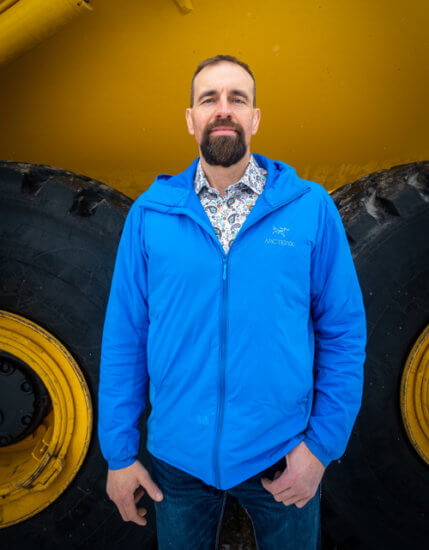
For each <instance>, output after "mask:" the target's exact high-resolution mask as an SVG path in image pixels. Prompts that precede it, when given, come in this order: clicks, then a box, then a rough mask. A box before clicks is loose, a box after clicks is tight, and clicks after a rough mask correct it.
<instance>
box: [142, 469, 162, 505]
mask: <svg viewBox="0 0 429 550" xmlns="http://www.w3.org/2000/svg"><path fill="white" fill-rule="evenodd" d="M140 483H141V485H142V487H144V488H145V489H146V491H147V494H148V495H149V496H150V497H151V498H152V499H153V500H156V501H157V502H159V501H160V500H162V499H163V498H164V495H163V494H162V491H161V489H160V488H159V487H158V485H157V484H156V483H155V482H154V481H153V480H152V478H151V477H150V475H149V473H148V472H147V471H145V472H144V473H143V474H142V476H141V479H140Z"/></svg>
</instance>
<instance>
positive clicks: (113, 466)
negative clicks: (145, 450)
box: [107, 457, 137, 470]
mask: <svg viewBox="0 0 429 550" xmlns="http://www.w3.org/2000/svg"><path fill="white" fill-rule="evenodd" d="M136 460H137V458H136V457H134V458H126V459H124V460H109V461H108V462H107V464H108V467H109V470H120V469H121V468H126V467H127V466H131V464H134V462H135V461H136Z"/></svg>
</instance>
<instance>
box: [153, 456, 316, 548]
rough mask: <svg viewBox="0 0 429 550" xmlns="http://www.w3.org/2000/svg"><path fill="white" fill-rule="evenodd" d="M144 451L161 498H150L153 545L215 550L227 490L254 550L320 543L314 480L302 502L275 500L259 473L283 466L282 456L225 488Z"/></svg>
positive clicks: (269, 474)
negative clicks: (248, 524)
mask: <svg viewBox="0 0 429 550" xmlns="http://www.w3.org/2000/svg"><path fill="white" fill-rule="evenodd" d="M149 456H150V473H151V476H152V479H153V480H154V481H155V483H156V484H157V485H158V487H159V488H160V489H161V490H162V492H163V494H164V499H163V500H162V501H161V502H155V512H156V529H157V535H158V548H159V550H167V549H168V550H191V549H192V550H215V549H217V548H218V547H219V538H220V527H221V524H222V519H223V515H224V511H225V505H226V501H227V498H228V495H232V496H234V497H236V498H237V500H238V501H239V503H240V504H241V506H242V507H243V508H244V510H245V511H246V512H247V514H248V515H249V517H250V519H251V521H252V524H253V529H254V532H255V538H256V543H257V547H258V549H259V550H319V549H320V545H321V542H320V540H321V539H320V537H321V534H320V486H319V489H318V490H317V493H316V495H315V496H314V497H313V498H312V499H311V500H310V501H309V502H307V504H306V505H305V506H303V507H302V508H297V507H296V506H295V504H292V505H290V506H285V505H284V504H283V503H282V502H276V501H275V500H274V497H273V495H272V494H271V493H269V492H268V491H267V490H266V489H264V488H263V486H262V484H261V481H260V478H261V477H268V478H269V479H273V477H274V474H275V472H276V471H277V470H280V471H283V470H284V469H285V467H286V460H285V458H282V459H281V460H279V461H278V462H277V463H276V464H273V465H272V466H270V467H269V468H267V469H266V470H264V471H263V472H260V473H259V474H257V475H255V476H253V477H251V478H250V479H247V480H246V481H243V482H242V483H240V484H239V485H235V486H234V487H232V488H231V489H228V490H227V491H222V490H219V489H216V488H215V487H213V486H211V485H207V484H206V483H204V482H203V481H202V480H200V479H199V478H197V477H194V476H192V475H190V474H188V473H186V472H184V471H182V470H179V469H178V468H175V467H174V466H171V465H170V464H167V463H166V462H164V461H163V460H160V459H159V458H156V457H155V456H153V455H152V454H150V453H149Z"/></svg>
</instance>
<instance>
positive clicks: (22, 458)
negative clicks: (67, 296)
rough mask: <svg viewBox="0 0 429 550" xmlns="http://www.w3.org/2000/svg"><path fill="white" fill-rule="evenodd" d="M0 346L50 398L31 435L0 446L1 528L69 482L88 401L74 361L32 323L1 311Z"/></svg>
mask: <svg viewBox="0 0 429 550" xmlns="http://www.w3.org/2000/svg"><path fill="white" fill-rule="evenodd" d="M0 350H3V351H4V352H6V353H7V354H8V355H9V356H14V357H16V358H17V359H18V360H19V361H20V362H21V363H24V364H25V366H26V367H27V368H28V369H31V371H32V372H34V373H35V374H36V375H37V376H38V377H39V378H40V380H41V381H42V382H43V384H44V386H45V387H46V390H47V392H48V394H49V397H50V402H51V403H50V406H49V408H48V410H47V411H46V415H45V417H44V418H43V419H42V421H41V423H40V424H39V425H38V426H37V428H36V429H35V430H34V432H33V433H31V435H28V436H27V437H26V438H25V439H22V440H21V441H19V442H17V443H14V444H11V445H6V446H2V447H0V527H7V526H9V525H13V524H15V523H18V522H20V521H23V520H25V519H27V518H29V517H31V516H33V515H35V514H37V513H38V512H40V511H41V510H43V508H46V507H47V506H48V505H49V504H50V503H52V502H53V501H54V500H55V499H56V498H57V497H58V496H59V495H60V494H61V493H62V492H63V491H64V490H65V489H66V487H67V486H68V485H69V483H70V482H71V481H72V479H73V478H74V476H75V475H76V473H77V471H78V470H79V468H80V466H81V464H82V462H83V460H84V458H85V455H86V453H87V450H88V446H89V442H90V438H91V431H92V405H91V398H90V394H89V390H88V386H87V384H86V382H85V379H84V377H83V375H82V372H81V371H80V369H79V367H78V365H77V363H76V361H75V360H74V359H73V357H72V356H71V355H70V353H69V352H68V351H67V350H66V349H65V347H64V346H63V345H62V344H61V343H60V342H59V341H58V340H57V339H56V338H55V337H54V336H52V334H50V333H49V332H47V331H46V330H44V329H43V328H41V327H40V326H38V325H37V324H36V323H33V322H31V321H29V320H28V319H25V318H24V317H21V316H19V315H16V314H12V313H9V312H6V311H1V310H0Z"/></svg>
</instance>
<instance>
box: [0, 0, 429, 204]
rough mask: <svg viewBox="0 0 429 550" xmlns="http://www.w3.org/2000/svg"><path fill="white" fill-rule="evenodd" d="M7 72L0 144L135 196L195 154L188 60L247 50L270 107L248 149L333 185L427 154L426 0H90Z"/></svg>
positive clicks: (1, 84) (4, 150)
mask: <svg viewBox="0 0 429 550" xmlns="http://www.w3.org/2000/svg"><path fill="white" fill-rule="evenodd" d="M91 4H92V5H93V7H94V11H93V13H92V16H91V17H82V18H78V19H76V20H75V21H74V22H72V23H71V24H69V25H67V26H66V27H64V29H63V30H62V31H61V33H57V34H56V35H55V36H54V37H52V38H50V39H48V40H46V41H45V42H43V43H42V44H40V45H39V46H38V47H37V48H34V49H33V50H31V51H30V52H28V53H27V54H25V55H24V56H22V57H21V58H20V59H17V60H16V61H14V62H13V63H12V64H10V65H9V66H7V67H6V68H5V69H4V70H3V71H2V73H1V74H0V99H1V103H0V120H1V121H2V125H3V128H4V129H3V130H2V132H0V151H1V152H0V156H1V157H3V158H4V159H8V160H16V161H18V160H20V161H28V162H38V163H44V164H50V165H53V166H57V167H62V168H66V169H70V170H73V171H77V172H80V173H84V174H87V175H89V176H91V177H94V178H97V179H101V180H103V181H105V182H106V183H109V184H111V185H113V186H115V187H117V188H118V189H120V190H121V191H123V192H125V193H127V194H129V195H130V196H132V197H136V196H137V195H138V194H139V193H141V192H142V191H143V190H144V189H145V188H147V186H148V185H149V184H150V183H151V182H152V181H153V178H154V177H155V175H156V174H158V173H175V172H178V171H181V170H183V169H184V168H185V167H186V166H188V165H189V163H190V162H191V161H192V160H193V159H194V158H195V157H196V156H197V154H198V150H197V147H196V144H195V141H194V138H193V137H191V136H189V135H188V133H187V130H186V125H185V114H184V113H185V108H186V107H187V106H188V104H189V88H190V81H191V77H192V74H193V72H194V70H195V68H196V66H197V65H198V63H199V62H200V61H201V60H203V59H205V58H207V57H210V56H213V55H216V54H218V53H229V54H232V55H236V56H237V57H239V58H241V59H243V60H244V61H246V62H247V63H249V65H250V67H251V68H252V70H253V72H254V74H255V77H256V85H257V105H258V107H260V108H261V112H262V117H261V125H260V128H259V132H258V134H257V135H256V136H255V137H254V138H253V141H252V150H253V151H255V152H260V153H263V154H266V155H267V156H269V157H271V158H276V159H281V160H284V161H285V162H287V163H289V164H291V165H292V166H294V167H295V168H296V169H297V171H298V174H299V175H301V176H303V177H307V178H310V179H313V180H316V181H318V182H320V183H323V184H324V185H325V186H326V187H327V188H328V189H330V190H331V189H333V188H335V187H337V186H338V185H341V184H343V183H346V182H348V181H351V180H353V179H357V178H359V177H361V176H363V175H364V174H367V173H369V172H372V171H374V170H377V169H381V168H389V167H390V166H392V165H394V164H400V163H405V162H413V161H418V160H423V159H425V158H428V151H429V143H428V140H429V138H428V132H427V128H428V126H429V108H428V101H427V97H428V91H429V90H428V81H429V75H428V63H427V59H428V57H429V46H428V43H429V41H428V39H427V21H428V16H429V3H428V2H427V1H426V0H410V1H409V2H406V3H404V2H403V1H400V0H378V1H377V2H369V1H364V0H353V1H351V2H343V1H340V0H318V1H316V0H295V1H289V0H265V1H264V2H260V1H259V0H247V1H236V2H230V1H229V0H218V1H217V2H209V1H208V0H193V1H192V8H193V9H192V10H191V11H189V12H188V13H184V12H183V11H182V10H181V9H180V7H179V5H178V3H177V2H173V1H172V0H146V1H145V2H142V1H141V0H127V2H117V1H115V0H103V1H101V0H93V1H92V2H91Z"/></svg>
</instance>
